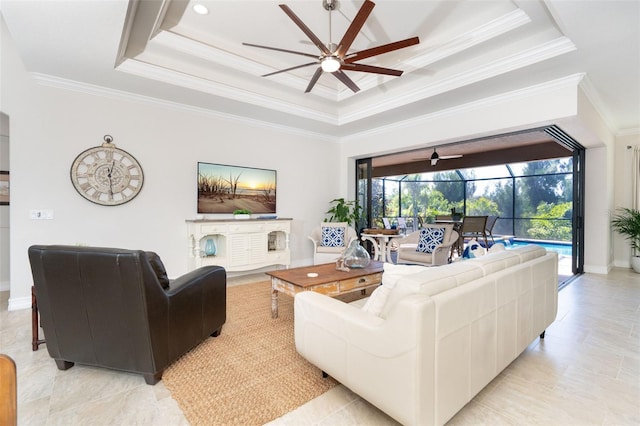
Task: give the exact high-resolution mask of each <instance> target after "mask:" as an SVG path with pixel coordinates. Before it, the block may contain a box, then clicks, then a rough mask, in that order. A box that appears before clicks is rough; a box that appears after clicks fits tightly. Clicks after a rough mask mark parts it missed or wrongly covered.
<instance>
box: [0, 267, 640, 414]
mask: <svg viewBox="0 0 640 426" xmlns="http://www.w3.org/2000/svg"><path fill="white" fill-rule="evenodd" d="M255 279H256V277H255V276H252V277H248V278H240V279H230V283H231V284H242V283H243V282H244V281H247V280H255ZM257 279H264V276H259V277H257ZM7 298H8V294H7V292H1V293H0V352H1V353H6V354H8V355H10V356H11V357H13V358H14V360H15V361H16V363H17V366H18V411H19V423H18V424H19V425H80V424H82V425H88V424H91V425H103V424H109V425H134V424H135V425H181V424H188V422H187V421H186V420H185V418H184V417H183V415H182V412H181V410H180V408H179V407H178V405H177V404H176V402H175V401H174V400H173V399H172V398H171V395H170V393H169V392H168V391H167V390H166V388H165V387H164V386H163V384H162V382H160V383H158V384H157V385H156V386H148V385H146V384H145V383H144V380H143V379H142V377H141V376H137V375H132V374H125V373H119V372H112V371H108V370H102V369H97V368H88V367H82V366H75V367H74V368H72V369H70V370H67V371H65V372H62V371H58V370H57V369H56V366H55V363H54V362H53V360H51V359H50V358H49V355H48V354H47V351H46V348H45V347H43V346H41V348H40V350H38V351H36V352H32V351H31V344H30V339H31V322H30V318H31V312H30V310H22V311H16V312H7ZM270 424H271V425H312V424H316V425H353V424H359V425H391V424H395V422H394V421H393V420H392V419H390V418H389V417H387V416H386V415H384V414H383V413H381V412H380V411H378V410H377V409H375V408H374V407H372V406H371V405H370V404H368V403H367V402H365V401H363V400H361V399H360V398H359V397H357V396H356V395H355V394H353V393H352V392H350V391H349V390H348V389H346V388H344V387H342V386H337V387H335V388H334V389H332V390H331V391H329V392H327V393H326V394H324V395H322V396H320V397H318V398H316V399H315V400H313V401H311V402H309V403H307V404H305V405H303V406H302V407H299V408H298V409H296V410H294V411H292V412H290V413H288V414H286V415H285V416H283V417H281V418H279V419H276V420H274V421H273V422H272V423H270ZM450 424H452V425H470V424H474V425H475V424H490V425H496V424H507V425H525V424H532V425H533V424H536V425H640V275H637V274H634V273H633V272H632V271H631V270H629V269H620V268H618V269H614V270H612V272H611V273H609V274H608V275H594V274H585V275H583V276H581V277H579V278H578V279H576V280H575V281H574V282H572V283H571V284H569V285H568V286H567V287H565V288H564V289H563V290H562V291H561V292H560V296H559V308H558V316H557V319H556V321H555V322H554V324H552V325H551V326H550V327H549V329H548V330H547V333H546V338H545V339H544V340H543V341H541V340H538V339H536V341H534V342H533V343H532V344H531V345H530V346H529V348H528V349H527V350H526V351H525V352H524V353H523V354H522V355H521V356H520V357H519V358H518V359H516V360H515V361H514V362H513V363H512V364H511V365H510V366H509V367H508V368H507V369H506V370H504V371H503V372H502V373H501V374H500V375H499V376H498V377H497V378H496V379H495V380H494V381H493V382H491V383H490V384H489V385H488V386H487V387H486V388H485V389H484V390H483V391H482V392H481V393H480V394H478V395H477V396H476V397H475V398H474V399H473V400H472V401H471V402H470V403H469V404H467V406H465V407H464V408H463V409H462V410H461V411H460V412H459V413H458V414H457V415H456V416H455V417H454V418H453V419H452V420H451V421H450Z"/></svg>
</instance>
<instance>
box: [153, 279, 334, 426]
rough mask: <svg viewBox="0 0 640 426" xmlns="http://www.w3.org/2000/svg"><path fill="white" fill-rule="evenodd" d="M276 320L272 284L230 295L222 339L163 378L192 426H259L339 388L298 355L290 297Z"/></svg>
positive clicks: (284, 300) (281, 299)
mask: <svg viewBox="0 0 640 426" xmlns="http://www.w3.org/2000/svg"><path fill="white" fill-rule="evenodd" d="M278 314H279V315H278V318H277V319H272V318H271V284H270V282H269V281H264V282H258V283H253V284H244V285H236V286H230V287H228V288H227V322H226V323H225V325H224V326H223V327H222V333H221V334H220V336H218V337H215V338H208V339H207V340H206V341H204V342H203V343H201V344H200V345H199V346H197V347H196V348H194V349H193V350H191V351H190V352H188V353H187V354H185V355H184V356H182V357H181V358H180V359H178V360H177V361H176V362H175V363H173V364H172V365H171V366H170V367H169V368H168V369H167V370H166V371H165V373H164V375H163V377H162V380H163V381H164V384H165V386H166V387H167V388H168V389H169V391H170V392H171V396H172V397H173V398H174V399H175V400H176V401H177V402H178V404H179V405H180V408H181V409H182V411H183V413H184V415H185V417H186V418H187V420H188V421H189V422H190V423H191V424H192V425H262V424H264V423H267V422H269V421H271V420H273V419H276V418H278V417H280V416H282V415H284V414H286V413H288V412H289V411H292V410H293V409H295V408H297V407H299V406H300V405H302V404H304V403H305V402H307V401H310V400H311V399H313V398H315V397H317V396H319V395H321V394H323V393H324V392H326V391H328V390H329V389H331V388H332V387H334V386H335V385H336V384H337V383H336V381H335V380H333V379H332V378H330V377H329V378H326V379H323V378H322V374H321V371H320V370H319V369H318V368H317V367H315V366H313V365H311V364H310V363H308V362H307V361H306V360H305V359H304V358H302V357H301V356H300V355H298V353H297V352H296V350H295V344H294V338H293V298H292V297H289V296H287V295H284V294H280V295H279V312H278Z"/></svg>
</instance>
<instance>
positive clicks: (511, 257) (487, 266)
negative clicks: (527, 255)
mask: <svg viewBox="0 0 640 426" xmlns="http://www.w3.org/2000/svg"><path fill="white" fill-rule="evenodd" d="M468 262H469V263H471V264H475V265H478V266H480V267H481V268H482V270H483V271H484V275H489V274H492V273H494V272H498V271H501V270H503V269H506V268H508V267H510V266H514V265H518V264H520V263H521V260H520V256H518V255H517V254H516V253H513V252H512V251H511V250H505V251H501V252H497V253H489V254H487V255H486V256H482V257H476V258H473V259H469V260H468Z"/></svg>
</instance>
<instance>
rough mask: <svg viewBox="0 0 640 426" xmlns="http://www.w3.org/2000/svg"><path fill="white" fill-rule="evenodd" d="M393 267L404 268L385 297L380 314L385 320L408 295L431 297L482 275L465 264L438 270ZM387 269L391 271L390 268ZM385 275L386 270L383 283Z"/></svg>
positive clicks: (411, 266) (476, 267)
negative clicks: (418, 294) (416, 294)
mask: <svg viewBox="0 0 640 426" xmlns="http://www.w3.org/2000/svg"><path fill="white" fill-rule="evenodd" d="M395 266H396V267H398V266H404V269H402V270H399V271H400V272H401V274H402V273H403V272H404V274H402V276H400V277H399V278H398V280H397V281H396V282H395V285H394V286H393V287H392V288H391V290H390V291H389V294H387V295H386V303H385V305H384V307H383V309H382V312H381V313H380V316H381V317H382V318H387V316H388V315H389V313H390V312H391V311H392V310H393V309H394V308H395V306H396V304H397V303H398V302H399V301H400V300H401V299H403V298H404V297H406V296H407V295H409V294H415V293H420V294H424V295H426V296H431V295H434V294H438V293H441V292H443V291H446V290H449V289H452V288H454V287H457V286H459V285H462V284H464V283H466V282H469V281H472V280H476V279H478V278H481V277H482V276H483V275H484V274H483V271H482V269H481V268H479V267H478V266H477V265H473V264H468V263H466V262H464V263H463V262H460V263H452V264H449V265H443V266H440V267H438V268H429V267H424V266H416V265H395ZM389 269H390V270H391V268H389ZM385 275H387V272H386V270H385V272H384V274H383V275H382V282H383V283H384V282H385ZM399 275H400V274H399ZM383 285H384V284H383Z"/></svg>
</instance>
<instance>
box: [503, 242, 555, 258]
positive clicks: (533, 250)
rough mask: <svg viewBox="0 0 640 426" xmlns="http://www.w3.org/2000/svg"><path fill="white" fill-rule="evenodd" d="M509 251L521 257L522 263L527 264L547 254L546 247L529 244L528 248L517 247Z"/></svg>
mask: <svg viewBox="0 0 640 426" xmlns="http://www.w3.org/2000/svg"><path fill="white" fill-rule="evenodd" d="M509 251H510V252H511V253H515V254H517V255H518V256H520V262H527V261H529V260H531V259H535V258H537V257H541V256H544V255H545V254H547V250H546V249H545V248H544V247H542V246H539V245H536V244H527V245H526V246H520V247H516V248H513V249H511V250H509Z"/></svg>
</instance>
